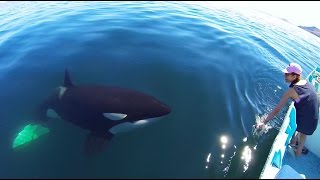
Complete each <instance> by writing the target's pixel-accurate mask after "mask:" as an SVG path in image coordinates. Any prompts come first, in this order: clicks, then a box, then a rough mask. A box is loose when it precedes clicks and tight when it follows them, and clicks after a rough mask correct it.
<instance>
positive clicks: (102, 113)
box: [37, 69, 171, 148]
mask: <svg viewBox="0 0 320 180" xmlns="http://www.w3.org/2000/svg"><path fill="white" fill-rule="evenodd" d="M49 109H52V110H54V111H55V112H56V113H57V114H58V115H59V116H60V118H61V119H63V120H65V121H68V122H70V123H72V124H74V125H75V126H78V127H81V128H83V129H86V130H89V131H90V133H89V135H88V138H87V142H86V144H87V146H88V147H87V148H90V146H92V144H90V142H97V140H96V139H95V138H100V140H101V139H102V141H108V140H110V139H111V138H112V137H113V136H114V134H115V133H116V132H114V131H115V130H116V129H115V128H113V127H115V126H117V125H120V124H121V123H125V124H129V123H130V124H131V125H138V124H143V123H145V122H146V121H147V119H150V118H157V117H161V116H164V115H167V114H169V113H170V112H171V109H170V108H169V107H168V106H167V105H165V104H163V103H162V102H160V101H159V100H157V99H155V98H154V97H152V96H149V95H147V94H144V93H141V92H138V91H135V90H131V89H127V88H120V87H111V86H98V85H83V86H77V85H74V84H73V83H72V81H71V80H70V77H69V73H68V70H67V69H66V70H65V76H64V83H63V85H62V86H60V87H58V88H57V89H56V90H55V91H54V92H53V93H52V94H51V95H50V96H49V97H48V98H47V99H46V100H45V101H44V102H43V103H42V104H41V105H40V107H39V108H38V109H37V119H38V120H39V121H40V122H45V121H46V120H47V119H48V117H47V110H49ZM139 120H142V121H139ZM112 128H113V129H112ZM112 130H113V131H112ZM88 143H89V144H88Z"/></svg>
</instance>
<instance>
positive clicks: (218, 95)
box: [0, 1, 320, 179]
mask: <svg viewBox="0 0 320 180" xmlns="http://www.w3.org/2000/svg"><path fill="white" fill-rule="evenodd" d="M0 9H1V11H0V87H1V90H0V91H1V93H0V99H1V101H0V117H1V118H0V137H1V138H0V177H1V178H245V179H246V178H257V177H259V173H260V171H261V169H262V167H263V165H264V163H265V160H266V158H267V155H268V152H269V149H270V145H271V143H272V140H273V138H274V137H275V134H276V132H277V128H278V127H279V126H280V125H281V122H282V120H283V117H284V113H285V110H286V107H285V108H283V110H282V111H281V112H280V113H279V114H278V116H277V117H275V118H274V120H273V121H272V122H273V126H274V128H273V129H272V130H270V131H269V132H268V133H267V134H265V135H264V136H263V137H262V138H256V137H253V136H252V125H253V124H254V123H255V115H256V114H260V115H261V114H265V113H268V112H270V111H271V110H272V108H273V107H274V106H275V105H276V104H277V103H278V101H279V100H280V98H281V96H282V94H283V93H284V91H285V90H286V89H287V87H288V84H286V83H285V81H284V77H283V74H282V73H281V69H283V68H284V67H285V66H286V65H288V64H289V63H290V62H297V63H299V64H301V66H302V68H303V76H304V77H306V76H307V75H308V73H309V72H310V71H311V70H312V69H313V68H314V67H315V66H319V65H320V61H319V59H320V53H319V52H320V49H319V47H320V39H319V38H318V37H316V36H314V35H312V34H311V33H309V32H306V31H304V30H302V29H300V28H299V27H296V26H294V25H292V24H289V23H287V22H285V21H282V20H279V19H277V18H275V17H272V16H270V15H267V14H263V13H261V12H258V11H255V10H252V9H241V8H228V7H221V6H220V7H218V6H205V5H204V4H200V3H191V2H188V3H187V2H142V1H141V2H111V1H110V2H109V1H105V2H2V3H0ZM65 68H68V69H69V72H70V76H71V79H72V80H73V81H74V82H75V83H76V84H77V85H82V84H100V85H109V86H120V87H126V88H131V89H135V90H138V91H140V92H144V93H147V94H150V95H152V96H154V97H156V98H157V99H159V100H161V101H163V102H165V103H166V104H167V105H168V106H170V108H171V109H172V112H171V113H170V114H169V115H167V116H164V117H161V118H159V121H158V122H156V123H154V124H152V125H150V126H147V127H144V128H142V129H139V130H134V131H131V132H127V133H123V134H119V135H117V136H115V137H114V138H113V139H112V140H111V141H110V143H109V144H108V148H107V149H106V150H105V151H104V152H103V153H102V154H100V155H99V156H97V157H94V158H87V157H85V156H84V155H83V144H84V140H85V138H86V135H87V134H88V132H87V131H85V130H83V129H80V128H78V127H76V126H73V125H72V124H70V123H68V122H66V121H64V120H62V119H59V118H56V119H54V120H52V121H50V122H49V127H50V133H49V134H47V135H45V136H43V137H41V138H39V139H38V140H36V141H34V142H33V143H32V144H30V145H28V146H26V147H24V148H21V149H19V150H13V149H12V143H13V139H14V137H15V135H16V134H17V133H18V132H19V130H20V129H21V128H22V127H23V126H24V125H25V124H26V123H27V122H28V121H29V120H31V119H32V118H33V117H32V112H33V111H34V109H35V108H36V107H37V105H38V104H39V103H40V102H41V101H43V100H44V98H46V97H47V96H48V95H49V94H50V93H51V92H52V90H53V89H54V88H56V87H58V86H60V85H61V84H62V82H63V76H64V70H65ZM223 137H224V138H223ZM223 139H225V140H224V141H223V142H221V140H223ZM223 145H224V146H223Z"/></svg>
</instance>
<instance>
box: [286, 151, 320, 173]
mask: <svg viewBox="0 0 320 180" xmlns="http://www.w3.org/2000/svg"><path fill="white" fill-rule="evenodd" d="M283 164H286V165H289V166H291V167H292V168H293V169H294V170H295V171H297V172H298V173H299V174H303V175H305V178H306V179H319V178H320V158H319V157H317V156H316V155H315V154H313V153H312V152H311V151H309V152H308V154H301V156H300V157H296V156H295V155H294V152H293V149H292V148H291V147H288V148H287V150H286V152H285V154H284V157H283Z"/></svg>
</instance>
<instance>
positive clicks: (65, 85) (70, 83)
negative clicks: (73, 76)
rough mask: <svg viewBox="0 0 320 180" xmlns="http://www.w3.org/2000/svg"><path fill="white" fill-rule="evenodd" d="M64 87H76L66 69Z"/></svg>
mask: <svg viewBox="0 0 320 180" xmlns="http://www.w3.org/2000/svg"><path fill="white" fill-rule="evenodd" d="M63 86H64V87H74V84H73V83H72V81H71V80H70V77H69V71H68V69H67V68H66V70H65V72H64V82H63Z"/></svg>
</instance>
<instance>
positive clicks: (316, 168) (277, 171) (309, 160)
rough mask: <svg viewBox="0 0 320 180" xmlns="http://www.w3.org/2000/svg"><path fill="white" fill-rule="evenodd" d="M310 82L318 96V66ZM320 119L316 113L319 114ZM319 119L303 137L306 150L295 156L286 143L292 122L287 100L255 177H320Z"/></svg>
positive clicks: (289, 136)
mask: <svg viewBox="0 0 320 180" xmlns="http://www.w3.org/2000/svg"><path fill="white" fill-rule="evenodd" d="M306 80H307V81H309V82H310V83H312V84H313V86H314V87H315V89H316V92H317V93H318V97H320V66H319V67H316V68H315V69H314V70H312V71H311V73H310V74H309V75H308V76H307V78H306ZM319 120H320V114H319ZM319 126H320V122H318V126H317V129H316V131H315V132H314V133H313V134H312V135H310V136H307V139H306V142H305V148H306V151H305V153H304V154H301V156H300V157H295V154H294V151H293V148H292V147H291V146H290V145H289V143H290V140H291V138H292V135H293V134H294V132H295V130H296V128H297V124H296V109H295V107H294V102H291V104H290V106H289V108H288V110H287V112H286V115H285V118H284V120H283V123H282V125H281V127H280V130H279V133H278V134H277V136H276V137H275V139H274V142H273V144H272V146H271V148H270V151H269V155H268V157H267V160H266V162H265V164H264V167H263V169H262V171H261V173H260V176H259V179H317V178H320V142H319V139H320V127H319Z"/></svg>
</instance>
